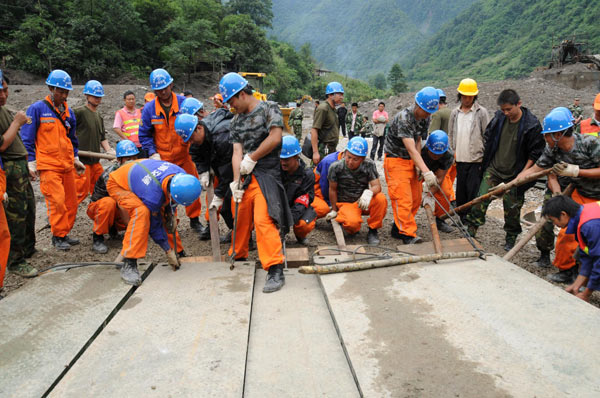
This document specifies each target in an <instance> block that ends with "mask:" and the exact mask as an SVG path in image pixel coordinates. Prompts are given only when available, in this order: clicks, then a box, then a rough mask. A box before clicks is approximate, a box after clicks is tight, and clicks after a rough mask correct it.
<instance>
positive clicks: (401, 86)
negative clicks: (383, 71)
mask: <svg viewBox="0 0 600 398" xmlns="http://www.w3.org/2000/svg"><path fill="white" fill-rule="evenodd" d="M388 82H389V83H390V87H391V88H392V91H393V92H394V94H398V93H402V92H404V91H406V90H408V86H407V85H406V81H405V80H404V73H402V68H401V67H400V64H398V63H395V64H394V65H392V69H390V73H389V74H388Z"/></svg>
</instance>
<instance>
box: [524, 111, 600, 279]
mask: <svg viewBox="0 0 600 398" xmlns="http://www.w3.org/2000/svg"><path fill="white" fill-rule="evenodd" d="M543 138H544V139H545V140H546V147H545V148H544V150H543V153H542V155H541V156H540V157H539V158H538V160H537V161H536V163H535V164H534V165H533V166H532V167H531V168H529V169H528V170H526V171H525V172H524V173H523V175H524V176H527V175H529V174H532V173H535V172H538V171H541V170H544V169H548V168H552V171H553V172H554V173H553V174H549V175H548V187H549V188H550V190H551V191H552V194H553V195H560V192H561V186H560V184H559V182H558V178H559V177H563V178H564V180H565V181H564V182H565V183H572V184H573V185H574V186H575V190H574V191H573V193H572V194H571V198H572V199H573V200H574V201H575V202H577V203H579V204H581V205H583V204H586V203H591V202H597V201H598V200H600V140H598V139H597V138H596V137H593V136H591V135H589V134H579V133H577V132H575V131H574V124H573V117H572V115H571V114H570V113H567V112H565V111H564V108H563V109H559V108H556V109H553V110H552V111H551V112H550V113H549V114H548V115H546V117H545V118H544V129H543ZM576 250H577V242H576V241H575V239H574V237H573V235H569V234H566V229H565V228H563V229H561V230H560V232H559V233H558V237H557V238H556V250H555V253H556V255H555V257H554V263H553V264H554V266H555V267H556V268H558V269H559V272H557V273H556V274H554V275H552V276H551V277H550V280H551V281H553V282H558V283H573V281H574V280H575V277H576V276H577V273H578V270H577V263H576V261H575V259H574V258H573V254H574V253H575V251H576Z"/></svg>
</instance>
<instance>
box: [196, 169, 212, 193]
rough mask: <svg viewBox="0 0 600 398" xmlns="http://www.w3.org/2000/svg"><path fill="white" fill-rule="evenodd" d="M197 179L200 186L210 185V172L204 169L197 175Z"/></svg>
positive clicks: (205, 187) (204, 187) (206, 186)
mask: <svg viewBox="0 0 600 398" xmlns="http://www.w3.org/2000/svg"><path fill="white" fill-rule="evenodd" d="M198 179H199V180H200V184H201V185H202V188H203V189H207V188H208V186H209V185H210V172H208V171H205V172H204V173H202V174H200V177H198Z"/></svg>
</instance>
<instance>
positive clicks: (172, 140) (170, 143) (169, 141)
mask: <svg viewBox="0 0 600 398" xmlns="http://www.w3.org/2000/svg"><path fill="white" fill-rule="evenodd" d="M184 100H185V97H184V96H182V95H175V98H174V100H173V103H172V104H171V109H170V111H169V113H170V114H171V113H172V114H171V116H169V120H168V121H167V120H166V119H165V116H164V114H163V113H162V112H161V110H163V109H162V107H161V106H160V102H159V101H158V99H157V98H155V99H153V100H152V101H150V102H148V103H147V104H146V105H144V108H143V109H142V119H141V123H140V129H139V131H138V138H139V140H140V144H142V148H144V149H145V150H147V151H148V156H152V155H153V154H155V153H156V152H158V151H157V145H156V144H157V142H158V147H159V148H158V149H160V150H161V152H162V153H161V157H163V158H164V157H165V153H166V152H169V155H170V156H172V157H173V159H167V158H165V159H164V160H167V161H177V158H178V157H180V156H181V152H183V153H185V154H187V152H188V146H189V145H183V140H182V139H181V138H180V137H179V136H178V135H177V133H176V132H175V128H174V127H173V126H174V124H175V118H176V117H177V115H178V114H179V109H180V108H181V103H182V102H183V101H184ZM163 111H164V110H163Z"/></svg>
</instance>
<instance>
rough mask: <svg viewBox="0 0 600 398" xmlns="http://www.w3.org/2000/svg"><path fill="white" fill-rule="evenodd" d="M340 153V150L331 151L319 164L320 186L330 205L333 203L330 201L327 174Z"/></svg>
mask: <svg viewBox="0 0 600 398" xmlns="http://www.w3.org/2000/svg"><path fill="white" fill-rule="evenodd" d="M339 153H340V152H339V151H337V152H333V153H330V154H329V155H327V156H325V157H324V158H323V160H321V161H320V162H319V164H317V173H318V174H319V176H320V177H319V186H320V187H321V193H322V194H323V198H325V201H326V202H327V204H328V205H331V203H330V202H329V180H328V179H327V175H328V174H329V166H331V164H332V163H333V162H335V161H337V160H338V156H339Z"/></svg>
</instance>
